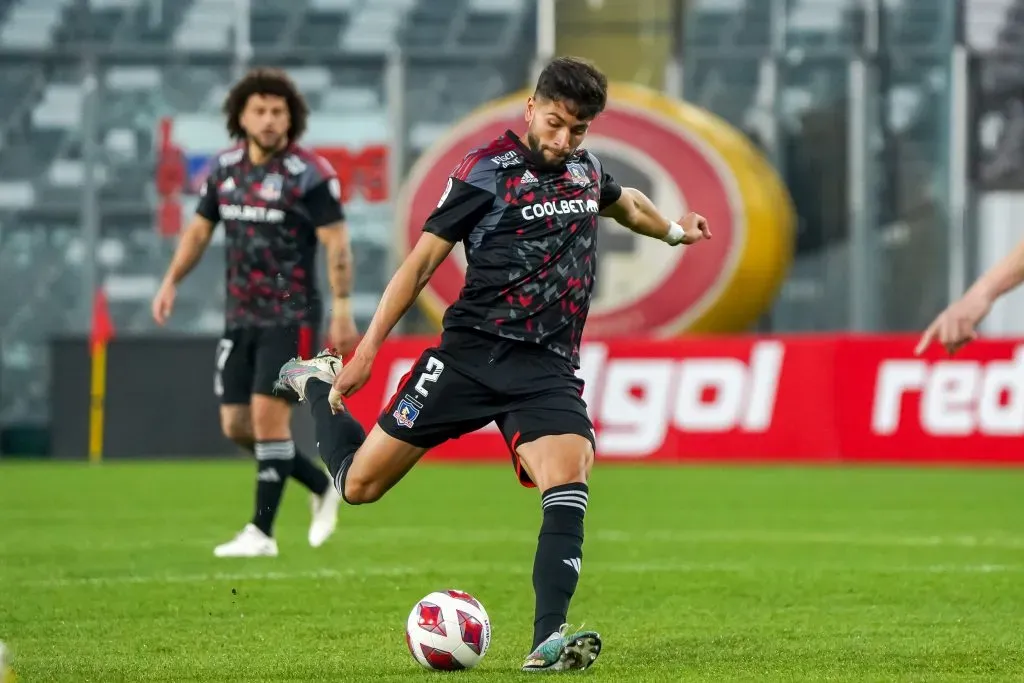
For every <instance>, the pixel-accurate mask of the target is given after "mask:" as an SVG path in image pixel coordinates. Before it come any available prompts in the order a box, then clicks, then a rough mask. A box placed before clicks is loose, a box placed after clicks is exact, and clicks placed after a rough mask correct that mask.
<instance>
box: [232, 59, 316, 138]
mask: <svg viewBox="0 0 1024 683" xmlns="http://www.w3.org/2000/svg"><path fill="white" fill-rule="evenodd" d="M253 95H273V96H275V97H283V98H284V100H285V102H287V104H288V114H289V118H290V119H291V125H290V126H289V127H288V141H289V142H295V141H297V140H298V139H299V138H301V137H302V134H303V133H305V132H306V123H307V122H308V120H309V105H307V104H306V99H305V98H304V97H303V96H302V93H300V92H299V89H298V88H297V87H295V83H294V82H293V81H292V79H291V77H289V76H288V74H286V73H285V72H284V71H282V70H281V69H269V68H260V69H253V70H252V71H250V72H249V73H247V74H246V75H245V76H244V77H243V78H242V79H241V80H240V81H238V83H235V85H234V87H232V88H231V91H230V92H229V93H228V95H227V97H226V98H224V114H225V116H227V126H228V133H229V134H230V135H231V137H232V138H233V139H235V140H245V139H246V134H245V130H244V129H243V128H242V123H241V121H240V119H241V116H242V111H243V110H244V109H245V105H246V104H247V103H248V102H249V98H250V97H252V96H253Z"/></svg>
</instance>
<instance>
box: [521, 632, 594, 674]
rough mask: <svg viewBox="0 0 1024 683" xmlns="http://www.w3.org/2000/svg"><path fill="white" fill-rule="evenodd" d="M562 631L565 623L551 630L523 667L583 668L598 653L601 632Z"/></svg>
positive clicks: (525, 669)
mask: <svg viewBox="0 0 1024 683" xmlns="http://www.w3.org/2000/svg"><path fill="white" fill-rule="evenodd" d="M582 628H583V627H582V626H580V629H581V630H579V631H576V632H574V633H572V634H570V635H566V634H567V633H568V631H569V625H568V624H563V625H562V628H560V629H558V631H556V632H554V633H552V634H551V635H550V636H549V637H548V639H547V640H545V641H544V642H543V643H541V644H540V645H538V646H537V649H536V650H534V651H533V652H531V653H530V654H529V655H528V656H527V657H526V661H525V662H524V663H523V671H575V670H579V669H586V668H587V667H589V666H590V665H591V664H593V663H594V662H595V661H596V660H597V656H598V655H599V654H601V636H600V634H598V633H597V632H595V631H583V630H582Z"/></svg>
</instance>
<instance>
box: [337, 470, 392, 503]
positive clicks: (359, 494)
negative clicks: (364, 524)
mask: <svg viewBox="0 0 1024 683" xmlns="http://www.w3.org/2000/svg"><path fill="white" fill-rule="evenodd" d="M386 491H387V488H386V487H385V486H384V485H383V484H381V483H380V482H377V481H374V480H372V479H363V478H360V477H358V476H355V477H354V476H352V475H351V474H349V476H347V477H345V491H344V493H343V495H344V498H345V502H347V503H348V504H349V505H366V504H367V503H376V502H377V501H378V500H380V499H381V498H382V497H383V496H384V493H385V492H386Z"/></svg>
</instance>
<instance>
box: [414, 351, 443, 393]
mask: <svg viewBox="0 0 1024 683" xmlns="http://www.w3.org/2000/svg"><path fill="white" fill-rule="evenodd" d="M443 371H444V363H442V362H441V361H439V360H438V359H437V358H434V357H433V356H431V357H430V358H429V359H428V360H427V369H426V371H425V372H422V373H420V378H419V380H417V381H416V386H415V387H413V388H414V389H416V393H417V394H419V395H420V396H426V395H427V394H428V393H429V392H428V391H427V388H426V387H425V386H424V384H425V383H426V382H436V381H437V378H438V377H440V376H441V373H442V372H443Z"/></svg>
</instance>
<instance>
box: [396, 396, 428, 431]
mask: <svg viewBox="0 0 1024 683" xmlns="http://www.w3.org/2000/svg"><path fill="white" fill-rule="evenodd" d="M422 407H423V406H422V405H421V404H419V403H417V402H416V401H414V400H412V399H411V398H409V396H403V397H402V400H400V401H399V402H398V405H397V406H395V412H393V413H391V416H392V417H393V418H395V424H397V425H398V426H399V427H406V428H411V427H412V425H413V423H414V422H416V418H417V417H419V416H420V408H422Z"/></svg>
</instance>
